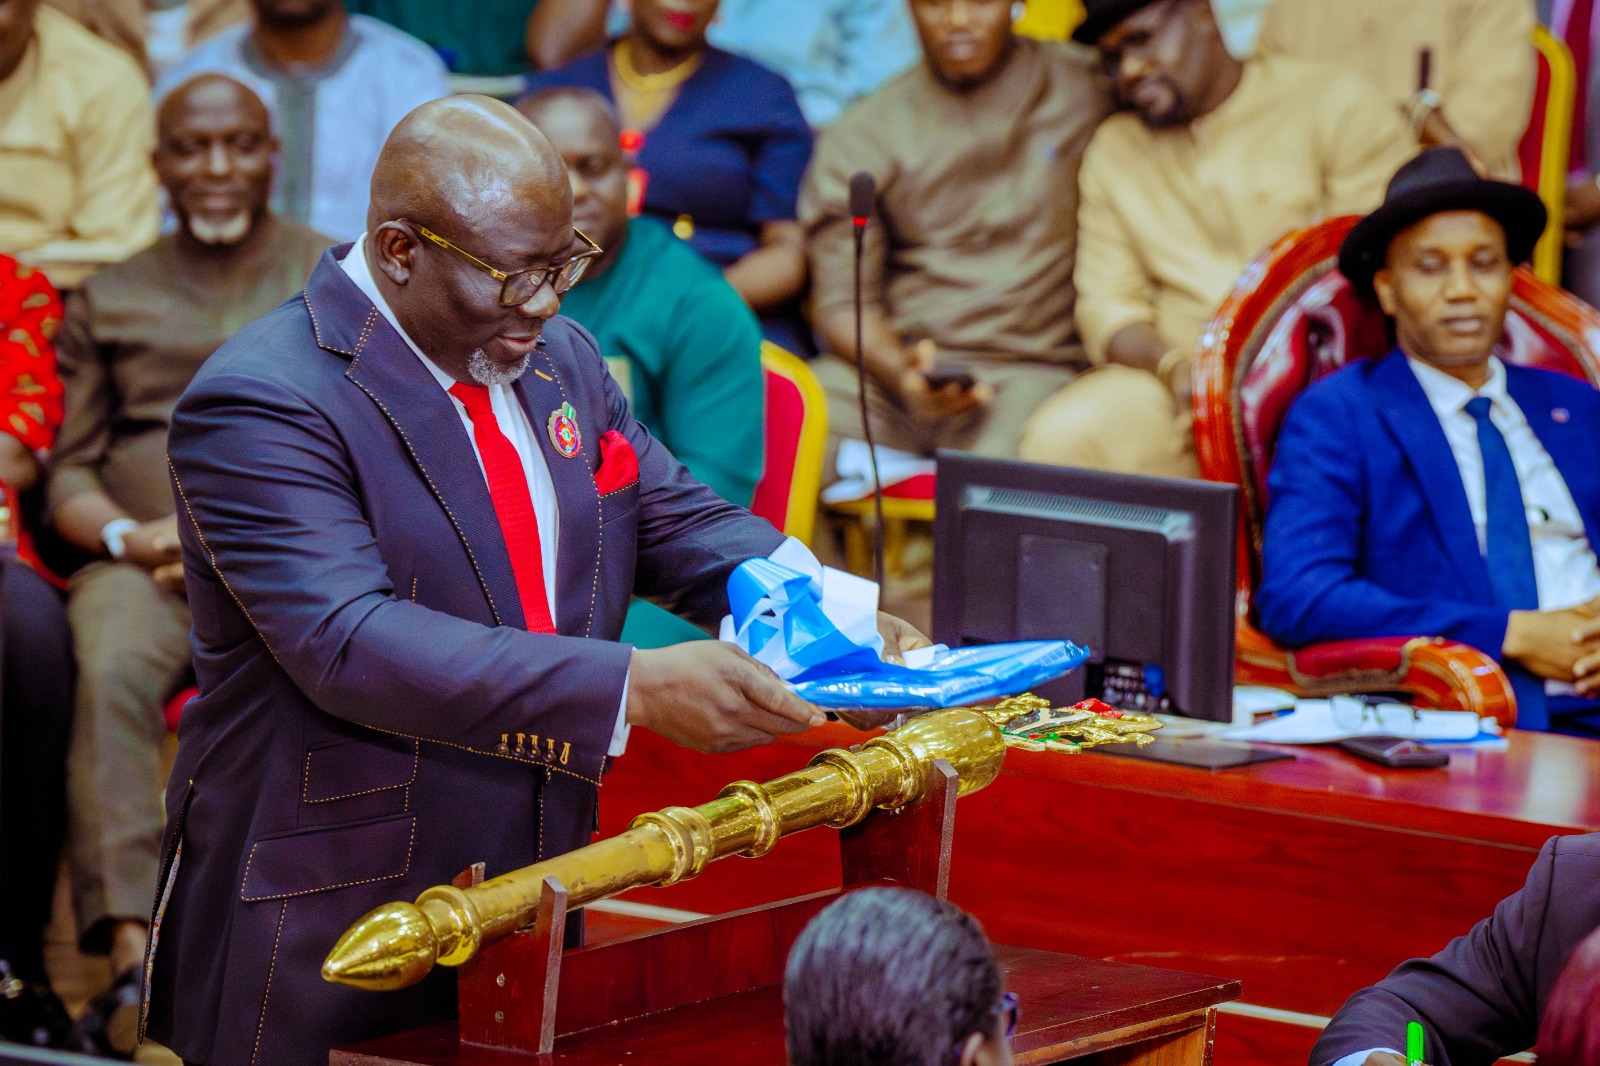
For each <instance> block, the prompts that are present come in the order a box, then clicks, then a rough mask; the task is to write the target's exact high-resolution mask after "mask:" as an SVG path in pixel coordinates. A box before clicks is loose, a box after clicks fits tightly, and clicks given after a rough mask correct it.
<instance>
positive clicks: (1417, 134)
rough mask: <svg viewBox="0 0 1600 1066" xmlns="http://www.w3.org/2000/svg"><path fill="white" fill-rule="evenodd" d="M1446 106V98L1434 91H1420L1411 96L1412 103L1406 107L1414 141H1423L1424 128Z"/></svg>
mask: <svg viewBox="0 0 1600 1066" xmlns="http://www.w3.org/2000/svg"><path fill="white" fill-rule="evenodd" d="M1443 106H1444V97H1442V96H1440V95H1439V94H1438V93H1437V92H1436V91H1434V90H1433V89H1418V90H1417V91H1416V92H1415V93H1413V94H1412V96H1411V102H1410V104H1408V105H1407V106H1406V118H1407V120H1408V121H1409V122H1410V123H1411V136H1412V138H1413V139H1414V140H1417V141H1421V140H1422V127H1423V126H1425V125H1427V122H1428V119H1429V118H1431V117H1432V116H1433V113H1434V112H1435V111H1437V110H1439V109H1440V108H1441V107H1443Z"/></svg>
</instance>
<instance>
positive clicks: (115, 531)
mask: <svg viewBox="0 0 1600 1066" xmlns="http://www.w3.org/2000/svg"><path fill="white" fill-rule="evenodd" d="M138 528H139V523H138V522H135V521H134V520H133V519H131V518H113V519H112V520H111V521H109V522H107V523H106V524H105V526H104V527H103V528H101V530H100V543H102V544H104V545H105V546H106V554H107V555H109V556H111V558H113V559H121V558H122V553H123V551H124V550H125V548H124V546H123V538H125V537H126V536H127V535H128V534H129V533H131V532H133V531H134V530H135V529H138Z"/></svg>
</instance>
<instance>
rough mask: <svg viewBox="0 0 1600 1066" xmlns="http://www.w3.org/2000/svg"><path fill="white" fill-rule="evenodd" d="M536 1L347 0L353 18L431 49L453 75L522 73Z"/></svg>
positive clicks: (524, 67) (525, 63) (525, 64)
mask: <svg viewBox="0 0 1600 1066" xmlns="http://www.w3.org/2000/svg"><path fill="white" fill-rule="evenodd" d="M536 2H537V0H472V2H471V3H467V4H459V3H441V2H440V0H346V3H345V7H346V8H347V9H349V11H350V13H351V14H357V15H371V16H372V17H373V18H377V19H382V20H383V21H385V22H387V23H388V24H389V25H391V26H395V27H398V28H399V29H402V30H404V31H405V32H407V33H409V34H411V36H413V37H417V38H420V39H421V40H423V41H425V42H427V43H428V44H429V45H431V46H432V47H433V48H434V49H435V50H436V51H437V52H438V53H439V56H440V58H442V59H443V60H444V63H445V66H447V67H449V68H450V73H452V74H478V75H486V76H494V75H505V74H522V73H524V72H526V71H527V69H528V55H527V52H526V50H525V45H524V41H525V39H526V35H527V27H528V16H529V15H530V14H531V13H532V12H533V6H534V4H535V3H536Z"/></svg>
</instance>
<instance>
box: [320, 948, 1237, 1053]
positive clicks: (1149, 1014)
mask: <svg viewBox="0 0 1600 1066" xmlns="http://www.w3.org/2000/svg"><path fill="white" fill-rule="evenodd" d="M996 951H997V953H998V955H999V957H1000V963H1001V966H1002V967H1003V968H1004V969H1005V971H1006V985H1007V987H1009V988H1012V989H1014V990H1016V991H1017V992H1018V993H1019V995H1020V996H1021V999H1022V1019H1021V1022H1020V1023H1019V1024H1018V1026H1017V1034H1016V1036H1015V1037H1014V1038H1013V1040H1012V1053H1013V1056H1014V1059H1015V1061H1016V1062H1017V1063H1018V1064H1019V1066H1030V1064H1034V1063H1049V1062H1066V1061H1074V1062H1079V1063H1086V1064H1087V1063H1102V1064H1105V1066H1111V1064H1113V1063H1114V1064H1117V1066H1205V1064H1206V1063H1207V1062H1208V1061H1209V1058H1208V1056H1209V1052H1210V1049H1211V1041H1212V1033H1213V1028H1214V1021H1215V1008H1216V1006H1217V1004H1219V1003H1222V1002H1224V1001H1226V1000H1230V999H1233V998H1235V997H1236V996H1237V995H1238V994H1239V984H1238V982H1237V981H1226V980H1220V979H1218V978H1214V977H1200V976H1197V975H1195V974H1187V973H1177V972H1175V971H1172V970H1162V969H1156V968H1154V967H1150V966H1129V965H1125V964H1119V963H1111V962H1103V961H1101V960H1099V959H1080V958H1073V957H1071V956H1063V955H1057V954H1054V953H1052V952H1047V951H1033V950H1029V949H1027V948H1008V947H1001V948H997V949H996ZM784 1057H785V1056H784V1044H783V994H782V989H781V988H780V987H779V986H777V985H768V986H766V987H764V988H758V989H756V990H754V991H751V992H744V993H740V994H738V995H732V996H723V997H722V998H720V999H714V1000H711V1001H709V1002H706V1003H699V1004H695V1005H694V1006H690V1007H680V1008H678V1009H677V1010H671V1011H667V1012H666V1013H664V1014H655V1015H651V1016H648V1017H645V1018H637V1019H633V1020H631V1021H625V1022H622V1023H620V1024H617V1025H608V1026H602V1027H600V1028H598V1029H589V1030H586V1031H584V1032H580V1033H574V1034H572V1035H571V1036H565V1037H558V1038H557V1039H556V1046H555V1053H554V1054H553V1055H552V1056H551V1057H550V1058H549V1059H548V1060H541V1061H546V1062H549V1063H551V1064H554V1066H616V1064H618V1063H624V1062H639V1063H649V1064H650V1066H705V1064H706V1063H708V1062H715V1063H718V1064H719V1066H757V1064H761V1066H780V1064H781V1063H783V1061H784ZM530 1061H531V1059H530V1057H529V1056H526V1055H512V1054H508V1053H505V1052H496V1051H490V1050H488V1049H479V1048H467V1049H463V1048H462V1047H461V1045H460V1043H459V1042H458V1041H457V1039H456V1029H455V1026H453V1025H443V1026H435V1027H433V1028H432V1029H425V1030H421V1031H419V1032H416V1033H408V1034H404V1035H401V1036H394V1037H386V1038H384V1039H382V1040H375V1041H372V1042H370V1043H366V1044H361V1045H359V1046H357V1047H353V1048H347V1049H344V1050H342V1051H335V1052H334V1053H333V1054H332V1056H331V1057H330V1058H329V1063H330V1066H513V1064H518V1066H522V1064H526V1063H528V1062H530Z"/></svg>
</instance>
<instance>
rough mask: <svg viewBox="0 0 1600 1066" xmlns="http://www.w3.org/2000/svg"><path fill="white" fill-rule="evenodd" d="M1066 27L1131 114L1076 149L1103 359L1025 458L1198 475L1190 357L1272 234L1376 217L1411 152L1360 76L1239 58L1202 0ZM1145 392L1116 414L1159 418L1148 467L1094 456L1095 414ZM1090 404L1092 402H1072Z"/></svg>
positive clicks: (1095, 342) (1110, 0) (1084, 294)
mask: <svg viewBox="0 0 1600 1066" xmlns="http://www.w3.org/2000/svg"><path fill="white" fill-rule="evenodd" d="M1087 10H1088V17H1087V19H1085V21H1084V23H1083V24H1082V25H1081V26H1079V27H1078V29H1077V30H1076V31H1075V33H1074V37H1075V38H1076V39H1077V40H1079V41H1082V42H1084V43H1088V44H1094V45H1096V46H1097V47H1098V48H1099V52H1100V58H1101V63H1102V65H1103V66H1104V68H1105V70H1106V72H1107V74H1109V75H1110V76H1111V79H1112V84H1113V88H1114V90H1115V92H1116V95H1117V97H1118V99H1119V100H1120V101H1121V102H1122V104H1123V105H1124V107H1125V108H1127V110H1128V113H1127V114H1120V115H1115V116H1113V117H1111V118H1110V119H1107V120H1106V122H1105V123H1104V124H1103V125H1102V126H1101V127H1100V129H1099V132H1097V133H1096V134H1095V137H1094V140H1093V142H1091V143H1090V145H1089V150H1088V152H1087V153H1086V154H1085V156H1084V161H1083V175H1082V178H1081V179H1080V183H1081V187H1082V193H1081V202H1080V204H1079V207H1078V219H1079V223H1078V228H1079V248H1078V265H1077V270H1076V271H1075V273H1074V275H1073V277H1074V280H1075V281H1076V283H1077V286H1078V325H1079V327H1080V329H1081V330H1082V331H1083V338H1084V342H1085V344H1086V345H1087V346H1088V349H1089V355H1090V357H1091V358H1092V359H1093V360H1094V361H1095V362H1096V363H1102V364H1109V365H1106V366H1103V367H1101V368H1099V369H1097V370H1095V371H1094V372H1092V373H1090V374H1086V375H1084V377H1083V379H1082V380H1081V381H1079V382H1077V383H1075V384H1074V385H1073V386H1072V388H1071V389H1069V390H1067V391H1066V392H1064V393H1062V394H1060V395H1059V396H1056V397H1055V398H1053V399H1052V400H1051V401H1050V402H1049V403H1047V404H1046V405H1045V406H1044V407H1043V408H1041V409H1040V411H1039V412H1038V413H1037V414H1036V415H1035V416H1034V418H1033V421H1032V422H1031V423H1030V424H1029V425H1028V427H1027V428H1026V429H1025V431H1024V434H1023V441H1022V449H1021V454H1022V457H1023V458H1025V459H1033V460H1036V461H1040V462H1057V463H1069V464H1072V465H1079V466H1083V465H1088V466H1109V467H1110V468H1112V469H1120V470H1124V471H1129V472H1134V473H1166V474H1179V473H1182V474H1189V475H1195V474H1197V473H1198V466H1197V465H1196V462H1195V459H1194V440H1193V435H1192V434H1191V433H1190V431H1189V417H1188V414H1189V372H1188V367H1189V358H1190V355H1191V354H1192V352H1193V349H1194V345H1195V342H1196V340H1197V338H1198V336H1199V333H1200V330H1201V327H1202V326H1204V325H1205V323H1206V321H1207V319H1209V318H1210V316H1211V315H1212V313H1213V312H1214V311H1215V310H1216V309H1217V305H1218V304H1220V303H1221V302H1222V298H1223V297H1224V296H1226V295H1227V294H1228V292H1229V290H1230V289H1232V288H1233V284H1234V282H1235V281H1236V280H1237V279H1238V277H1239V273H1240V271H1242V270H1243V269H1244V267H1245V266H1246V264H1248V263H1249V262H1250V261H1251V260H1252V259H1254V258H1255V257H1256V256H1257V255H1259V254H1261V252H1263V251H1264V250H1265V249H1266V248H1267V247H1268V245H1270V244H1271V243H1272V242H1273V241H1275V240H1277V239H1278V238H1279V237H1281V236H1283V235H1284V234H1285V233H1288V232H1289V231H1291V230H1294V229H1296V228H1298V227H1300V226H1304V225H1307V224H1308V223H1311V222H1314V221H1316V220H1317V219H1319V218H1322V217H1325V216H1327V215H1338V214H1344V213H1347V212H1353V211H1366V210H1369V209H1371V208H1372V207H1373V206H1375V205H1376V204H1377V202H1378V200H1379V199H1380V198H1381V197H1382V195H1383V184H1384V182H1385V181H1387V180H1388V179H1389V177H1390V175H1392V174H1393V173H1394V171H1395V169H1396V168H1397V167H1398V166H1399V165H1400V164H1401V163H1403V162H1404V161H1405V160H1406V158H1407V157H1408V156H1409V155H1410V154H1411V153H1412V151H1413V147H1412V142H1411V140H1410V138H1409V136H1408V135H1407V134H1406V130H1405V126H1404V124H1403V123H1402V122H1401V121H1400V116H1399V115H1398V114H1397V113H1396V112H1395V109H1394V107H1393V106H1392V105H1391V104H1390V102H1389V101H1388V100H1386V99H1385V98H1384V97H1383V94H1381V93H1380V92H1378V90H1377V89H1375V88H1373V87H1372V86H1371V85H1369V84H1367V83H1366V82H1365V81H1362V80H1361V79H1360V78H1357V77H1356V76H1354V75H1352V74H1345V73H1341V72H1339V71H1337V70H1333V69H1331V68H1328V67H1324V66H1321V65H1319V64H1315V63H1309V62H1306V61H1303V60H1299V59H1291V58H1287V57H1266V58H1260V59H1251V60H1246V61H1243V62H1241V61H1239V60H1237V59H1234V58H1233V56H1232V55H1231V54H1229V52H1228V49H1227V47H1226V46H1225V45H1224V43H1223V39H1222V36H1221V34H1220V32H1219V31H1218V29H1217V23H1216V18H1215V16H1214V15H1213V14H1212V11H1211V5H1210V4H1209V3H1208V2H1207V0H1090V2H1089V3H1088V4H1087ZM1112 388H1116V389H1118V390H1119V392H1120V393H1122V394H1123V395H1132V394H1133V393H1134V392H1135V391H1137V393H1138V395H1139V400H1138V406H1137V408H1135V407H1134V406H1133V401H1132V400H1124V401H1122V403H1121V404H1119V407H1120V412H1119V413H1120V414H1121V415H1122V416H1123V417H1138V418H1140V419H1141V423H1140V424H1141V425H1142V424H1143V421H1144V420H1148V421H1149V422H1150V423H1152V425H1154V426H1155V427H1157V428H1156V429H1153V430H1152V432H1151V434H1149V435H1147V436H1146V437H1145V445H1146V452H1145V454H1146V455H1147V456H1148V458H1145V459H1143V461H1142V462H1141V463H1140V464H1138V465H1133V464H1129V463H1126V462H1124V463H1121V464H1113V463H1107V462H1102V461H1094V462H1085V461H1084V460H1083V453H1084V452H1085V451H1086V450H1087V445H1085V443H1084V439H1085V438H1093V437H1098V436H1103V434H1102V433H1100V431H1099V430H1098V429H1094V428H1090V427H1092V426H1093V425H1094V424H1093V423H1092V422H1091V421H1090V420H1089V416H1088V414H1087V412H1094V411H1097V410H1100V409H1103V408H1105V407H1106V406H1109V405H1110V403H1109V401H1108V400H1106V399H1102V393H1103V392H1104V391H1105V390H1109V389H1112ZM1080 412H1083V413H1080Z"/></svg>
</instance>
